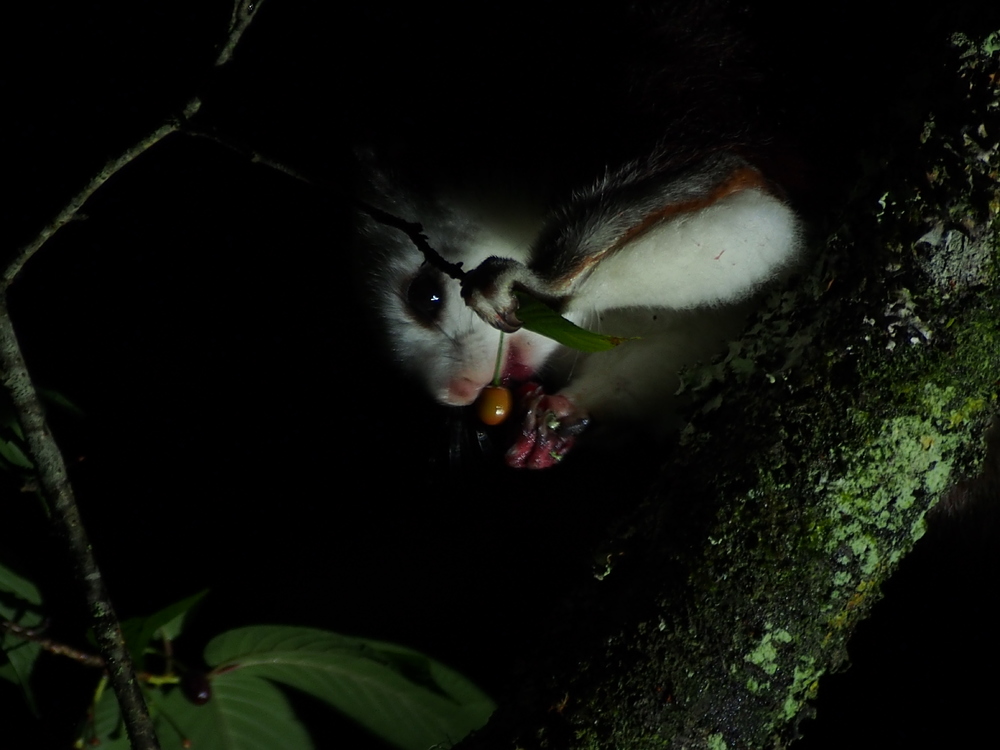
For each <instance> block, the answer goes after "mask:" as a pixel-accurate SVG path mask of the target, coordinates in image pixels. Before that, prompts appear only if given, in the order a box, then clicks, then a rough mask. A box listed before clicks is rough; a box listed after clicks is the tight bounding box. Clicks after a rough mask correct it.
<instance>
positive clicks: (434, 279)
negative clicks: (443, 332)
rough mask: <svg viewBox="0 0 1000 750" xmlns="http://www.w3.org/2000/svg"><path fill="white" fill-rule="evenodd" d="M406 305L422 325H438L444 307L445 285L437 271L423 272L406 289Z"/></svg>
mask: <svg viewBox="0 0 1000 750" xmlns="http://www.w3.org/2000/svg"><path fill="white" fill-rule="evenodd" d="M406 304H407V305H409V306H410V310H411V311H412V312H413V314H414V316H416V318H417V320H418V321H419V322H421V323H427V324H430V323H436V322H437V319H438V317H439V316H440V315H441V307H442V306H443V305H444V285H443V284H442V283H441V276H440V274H438V273H437V272H435V271H425V270H421V271H420V273H418V274H417V275H416V276H414V277H413V279H412V280H411V281H410V285H409V286H408V287H407V288H406Z"/></svg>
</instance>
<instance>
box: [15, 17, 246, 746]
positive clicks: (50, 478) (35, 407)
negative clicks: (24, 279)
mask: <svg viewBox="0 0 1000 750" xmlns="http://www.w3.org/2000/svg"><path fill="white" fill-rule="evenodd" d="M261 2H262V0H257V2H246V1H245V0H235V1H234V5H233V15H232V19H231V21H230V26H229V30H228V34H227V38H226V41H225V43H224V44H223V45H222V48H221V51H220V53H219V56H218V58H217V59H216V61H215V65H216V67H219V66H222V65H225V64H226V62H228V61H229V60H230V59H231V58H232V55H233V51H234V50H235V47H236V45H237V43H238V42H239V40H240V38H241V37H242V36H243V32H244V31H246V29H247V27H248V26H249V24H250V22H251V21H252V20H253V18H254V17H255V15H256V10H257V9H258V8H259V7H260V5H261ZM200 108H201V100H200V99H199V98H198V97H193V98H192V99H190V100H189V101H188V102H187V104H186V105H185V106H184V108H183V110H182V111H181V113H180V114H179V115H176V116H171V117H170V118H169V119H167V120H166V121H165V122H164V123H163V124H162V125H160V126H159V127H157V128H156V129H155V130H153V131H152V132H150V133H148V134H147V135H145V136H143V137H142V138H140V139H139V140H138V141H137V142H136V143H134V144H133V145H132V146H130V147H129V148H127V149H126V150H125V151H123V152H122V153H121V155H119V156H117V157H115V158H113V159H111V160H110V161H108V162H107V163H106V164H105V165H104V167H103V168H102V169H101V170H100V171H98V173H97V174H96V175H94V176H93V177H92V178H91V179H90V180H89V181H88V182H87V184H86V185H85V186H84V187H83V189H82V190H80V192H78V193H77V194H76V195H74V196H73V197H72V198H71V199H70V200H69V201H68V202H67V203H66V205H64V206H63V208H62V209H61V210H60V211H59V212H58V213H57V214H56V215H55V217H54V218H53V219H52V220H51V221H49V222H48V223H47V224H46V225H45V226H44V227H43V228H42V229H41V231H39V233H38V234H37V235H36V236H35V238H34V239H33V240H31V241H30V242H29V243H28V244H26V245H24V246H23V247H21V248H20V249H19V250H18V252H17V254H16V256H15V258H14V260H13V261H12V262H11V263H10V264H9V265H8V266H7V267H6V268H5V269H4V271H3V274H2V276H0V371H2V376H3V381H4V386H5V387H6V388H7V389H8V391H9V392H10V394H11V399H12V401H13V403H14V409H15V412H16V414H17V418H18V421H19V422H20V424H21V427H22V428H23V430H24V434H25V439H26V442H27V444H28V449H29V452H30V454H31V458H32V460H33V461H34V463H35V466H36V467H37V471H38V479H39V483H40V484H41V487H42V490H43V492H44V494H45V496H46V498H47V499H48V501H49V504H50V506H51V508H52V516H53V522H54V523H56V524H57V525H58V526H59V527H61V530H62V531H63V533H64V534H65V536H66V539H67V543H68V546H69V548H70V554H71V556H72V558H73V562H74V567H75V570H76V573H77V575H78V577H79V579H80V582H81V583H82V584H83V587H84V593H85V595H86V600H87V606H88V608H89V609H90V615H91V617H92V618H93V625H94V634H95V636H96V639H97V643H98V646H99V647H100V650H101V654H102V655H103V657H104V662H105V664H106V665H107V671H108V679H109V680H110V682H111V686H112V688H113V689H114V691H115V696H116V697H117V699H118V703H119V706H120V708H121V715H122V720H123V722H124V724H125V729H126V732H127V733H128V737H129V741H130V743H131V745H132V748H134V750H159V743H158V741H157V739H156V733H155V731H154V729H153V723H152V721H151V720H150V717H149V711H148V709H147V708H146V703H145V700H144V699H143V695H142V690H141V689H140V686H139V682H138V680H137V679H136V675H135V670H134V667H133V665H132V659H131V657H130V656H129V653H128V650H127V649H126V647H125V640H124V638H123V637H122V631H121V624H120V622H119V620H118V617H117V615H116V614H115V610H114V607H113V606H112V603H111V598H110V596H109V595H108V591H107V589H106V587H105V585H104V578H103V576H102V575H101V571H100V568H99V567H98V565H97V561H96V560H95V558H94V555H93V551H92V549H91V546H90V540H89V539H88V537H87V532H86V530H85V529H84V527H83V522H82V520H81V518H80V511H79V508H78V507H77V504H76V498H75V496H74V493H73V488H72V486H71V484H70V482H69V477H68V475H67V472H66V464H65V461H64V460H63V457H62V454H61V453H60V451H59V447H58V446H57V445H56V442H55V440H54V438H53V437H52V433H51V431H50V430H49V427H48V424H47V423H46V421H45V414H44V412H43V410H42V406H41V403H40V401H39V398H38V392H37V391H36V389H35V386H34V384H33V383H32V381H31V376H30V375H29V373H28V368H27V365H26V363H25V361H24V356H23V354H22V353H21V348H20V346H19V344H18V341H17V335H16V333H15V331H14V326H13V324H12V322H11V319H10V315H9V312H8V308H7V289H8V288H9V287H10V285H11V283H12V282H13V281H14V279H15V278H17V275H18V274H19V273H20V271H21V269H22V268H24V265H25V263H27V262H28V260H29V259H30V258H31V257H32V256H33V255H34V254H35V253H36V252H38V250H39V249H40V248H41V247H42V246H43V245H44V244H45V243H46V242H47V241H48V240H49V238H50V237H52V236H53V235H54V234H55V233H56V232H58V231H59V230H60V229H61V228H62V227H64V226H65V225H66V224H67V223H69V222H70V221H72V220H73V219H74V217H76V215H77V214H78V213H79V212H80V209H81V208H83V206H84V204H85V203H86V202H87V201H88V200H89V199H90V197H91V196H92V195H93V194H94V193H96V192H97V190H98V189H100V187H101V186H102V185H103V184H104V183H105V182H107V181H108V180H109V179H110V178H111V177H112V176H113V175H115V174H117V173H118V172H119V171H120V170H121V169H122V168H124V167H125V166H126V165H127V164H130V163H131V162H132V161H134V160H135V159H137V158H138V157H139V156H140V155H141V154H143V153H145V152H146V151H148V150H149V149H150V148H152V147H153V146H154V145H156V144H157V143H159V142H160V141H161V140H163V139H164V138H166V137H167V136H168V135H170V134H171V133H174V132H176V131H178V130H179V129H180V128H181V127H183V126H184V124H185V123H186V122H187V121H188V120H189V119H190V118H192V117H193V116H194V115H195V114H196V113H197V112H198V110H199V109H200Z"/></svg>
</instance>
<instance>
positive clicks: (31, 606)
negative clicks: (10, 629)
mask: <svg viewBox="0 0 1000 750" xmlns="http://www.w3.org/2000/svg"><path fill="white" fill-rule="evenodd" d="M41 603H42V595H41V593H40V592H39V591H38V587H37V586H35V584H33V583H32V582H31V581H29V580H28V579H27V578H22V577H21V576H19V575H18V574H17V573H15V572H14V571H12V570H11V569H10V568H7V567H5V566H4V565H0V618H3V619H5V620H9V621H11V622H15V623H17V624H18V625H21V626H23V627H26V628H33V627H36V626H37V625H40V624H41V623H42V621H43V617H42V614H41V612H40V611H39V610H38V609H36V607H38V606H39V605H41ZM0 652H2V656H0V678H2V679H4V680H8V681H9V682H13V683H14V684H15V685H18V686H20V688H21V691H22V693H23V694H24V699H25V701H27V703H28V708H29V709H30V710H31V712H32V713H34V714H35V715H36V716H37V715H38V708H37V706H36V705H35V697H34V694H33V693H32V691H31V686H30V684H29V680H30V679H31V672H32V670H33V669H34V668H35V662H36V661H38V656H39V655H40V654H41V653H42V647H41V646H39V645H38V644H37V643H33V642H32V641H28V640H25V639H24V638H19V637H18V636H16V635H14V634H13V633H2V634H0ZM3 657H6V663H3Z"/></svg>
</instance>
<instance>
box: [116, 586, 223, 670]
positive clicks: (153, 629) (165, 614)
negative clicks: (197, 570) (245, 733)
mask: <svg viewBox="0 0 1000 750" xmlns="http://www.w3.org/2000/svg"><path fill="white" fill-rule="evenodd" d="M207 593H208V589H205V590H204V591H199V592H198V593H197V594H194V595H193V596H189V597H187V598H186V599H181V600H180V601H179V602H175V603H174V604H171V605H170V606H168V607H164V608H163V609H161V610H160V611H159V612H156V613H155V614H152V615H150V616H149V617H133V618H130V619H128V620H126V621H125V622H123V623H122V634H123V635H124V636H125V645H126V646H127V647H128V650H129V653H130V654H131V655H132V659H133V660H134V661H135V665H136V667H135V668H136V670H137V671H139V672H141V671H143V670H145V668H146V665H145V654H146V649H148V648H149V644H150V643H151V642H152V641H153V639H154V638H169V639H170V640H173V639H175V638H176V637H177V636H179V635H180V634H181V630H182V629H183V625H184V616H185V615H187V613H188V612H189V611H190V610H191V608H192V607H194V605H195V604H197V603H198V602H199V601H201V599H202V597H203V596H205V595H206V594H207Z"/></svg>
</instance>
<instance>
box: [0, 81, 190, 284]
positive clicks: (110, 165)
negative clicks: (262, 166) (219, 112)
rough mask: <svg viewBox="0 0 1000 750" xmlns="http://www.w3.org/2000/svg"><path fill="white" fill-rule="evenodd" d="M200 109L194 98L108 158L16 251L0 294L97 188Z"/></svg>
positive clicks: (179, 126)
mask: <svg viewBox="0 0 1000 750" xmlns="http://www.w3.org/2000/svg"><path fill="white" fill-rule="evenodd" d="M200 108H201V100H200V99H198V98H194V99H191V101H189V102H188V103H187V104H186V105H185V106H184V109H183V110H182V111H181V114H180V115H179V116H177V117H172V118H170V119H169V120H167V121H166V122H165V123H163V124H162V125H160V126H159V127H157V128H156V129H155V130H153V131H152V132H150V133H147V134H146V135H145V136H143V137H142V138H140V139H139V140H138V141H136V142H135V143H134V144H132V145H131V146H130V147H129V148H127V149H125V151H123V152H122V153H121V154H120V155H119V156H116V157H114V158H113V159H109V160H108V162H107V163H106V164H105V165H104V166H103V167H101V169H100V170H99V171H98V172H97V174H95V175H94V176H93V177H91V178H90V180H89V181H88V182H87V184H86V185H84V187H83V189H82V190H80V192H78V193H77V194H76V195H74V196H73V197H72V198H70V199H69V201H67V203H66V205H65V206H63V207H62V209H60V211H59V213H57V214H56V215H55V216H54V217H53V218H52V219H51V220H50V221H49V222H48V223H47V224H46V225H45V226H44V227H42V229H41V231H40V232H39V233H38V234H37V235H36V236H35V238H34V239H32V240H31V241H30V242H28V243H27V244H26V245H24V246H23V247H21V248H19V249H18V251H17V255H16V257H15V258H14V260H13V261H11V263H10V264H9V265H8V266H7V268H5V269H4V272H3V276H0V295H4V294H6V293H7V289H9V288H10V285H11V283H13V281H14V279H15V278H16V277H17V275H18V274H19V273H20V272H21V269H22V268H24V264H25V263H27V262H28V261H29V260H30V259H31V257H32V256H33V255H34V254H35V253H36V252H38V250H39V249H41V247H42V245H44V244H45V243H46V242H48V241H49V239H50V238H51V237H52V236H53V235H54V234H55V233H56V232H58V231H59V230H60V229H62V228H63V227H64V226H66V224H68V223H69V222H71V221H72V220H73V219H74V218H75V217H76V215H77V214H78V213H79V212H80V209H81V208H83V206H84V204H85V203H86V202H87V201H88V200H89V199H90V197H91V196H92V195H93V194H94V193H96V192H97V191H98V189H100V187H101V186H102V185H103V184H104V183H105V182H107V181H108V180H109V179H111V177H113V176H114V175H115V174H116V173H118V172H119V171H120V170H121V169H123V168H124V167H125V166H126V165H128V164H130V163H131V162H133V161H135V159H137V158H138V157H139V156H140V155H141V154H143V153H145V152H146V151H148V150H149V149H150V148H152V147H153V146H154V145H156V144H157V143H159V142H160V141H162V140H163V139H164V138H166V137H167V136H168V135H170V134H171V133H175V132H176V131H178V130H179V129H180V128H181V127H182V126H183V125H184V123H185V122H186V121H187V120H188V119H189V118H191V117H193V116H194V115H195V113H197V111H198V110H199V109H200Z"/></svg>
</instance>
